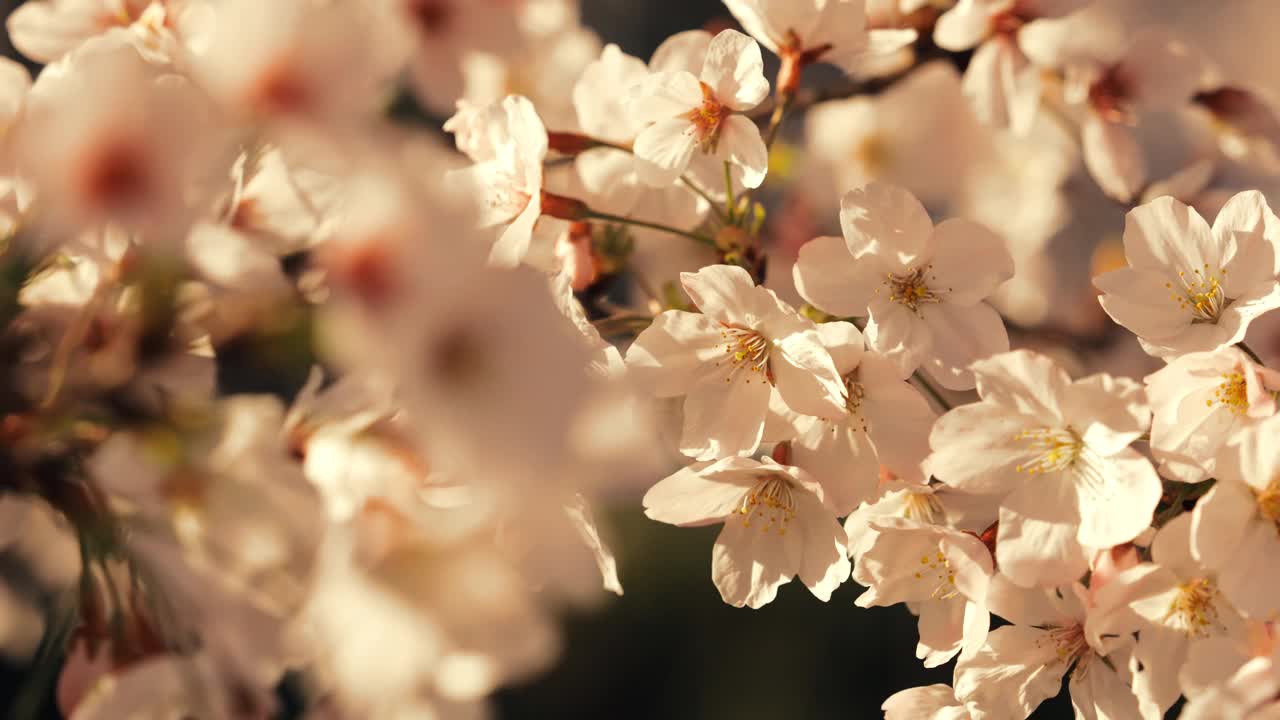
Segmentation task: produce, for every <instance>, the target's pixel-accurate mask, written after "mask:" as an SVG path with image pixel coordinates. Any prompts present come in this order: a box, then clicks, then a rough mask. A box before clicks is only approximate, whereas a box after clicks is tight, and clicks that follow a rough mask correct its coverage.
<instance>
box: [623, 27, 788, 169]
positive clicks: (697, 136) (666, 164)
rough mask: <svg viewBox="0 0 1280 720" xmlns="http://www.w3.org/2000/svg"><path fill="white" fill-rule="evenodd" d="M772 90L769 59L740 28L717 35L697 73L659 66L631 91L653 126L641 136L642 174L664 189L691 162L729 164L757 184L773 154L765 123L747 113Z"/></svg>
mask: <svg viewBox="0 0 1280 720" xmlns="http://www.w3.org/2000/svg"><path fill="white" fill-rule="evenodd" d="M768 94H769V81H768V80H766V79H765V77H764V58H763V57H762V56H761V54H760V46H759V45H757V44H756V41H755V40H752V39H751V38H749V37H747V36H746V35H743V34H742V33H740V32H738V31H736V30H725V31H723V32H721V33H720V34H719V35H716V36H715V37H714V38H713V39H712V40H711V43H710V44H709V45H708V46H707V48H706V59H705V61H704V62H703V63H702V65H701V68H699V69H698V71H697V74H694V73H693V72H690V70H689V69H673V70H662V71H658V72H655V73H654V74H653V75H651V76H650V77H648V78H646V79H645V80H644V81H643V82H641V83H640V84H638V85H636V86H635V88H634V90H633V91H632V103H633V105H632V107H633V113H634V114H635V117H636V118H637V119H638V120H639V121H640V122H642V123H644V124H645V125H646V126H647V127H646V129H645V130H644V131H643V132H642V133H640V135H639V137H637V138H636V143H635V154H636V162H637V163H638V166H637V167H638V169H639V171H640V177H641V179H643V180H644V181H645V182H647V183H650V184H653V185H656V186H658V187H663V186H666V185H670V184H671V183H672V182H674V181H675V180H676V178H678V177H679V176H680V175H681V174H682V173H684V172H685V171H686V170H688V169H689V165H690V163H691V162H699V163H706V162H708V161H711V160H714V163H715V165H716V166H718V165H719V164H720V162H722V161H727V162H730V163H732V164H734V165H737V166H738V167H740V168H741V169H742V171H743V178H742V182H743V184H744V185H746V186H747V187H749V188H755V187H759V186H760V184H761V183H763V182H764V176H765V173H766V172H767V171H768V164H769V153H768V150H767V149H766V148H765V145H764V138H763V137H761V135H760V128H758V127H757V126H756V124H755V123H754V122H753V121H752V120H751V119H750V118H748V117H747V116H746V115H743V114H742V113H745V112H747V111H749V110H751V109H752V108H754V107H756V106H757V105H759V104H760V103H761V102H762V101H763V100H764V98H765V96H767V95H768Z"/></svg>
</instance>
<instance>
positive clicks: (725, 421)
mask: <svg viewBox="0 0 1280 720" xmlns="http://www.w3.org/2000/svg"><path fill="white" fill-rule="evenodd" d="M771 392H772V388H770V387H769V383H768V382H766V381H765V379H764V378H762V377H758V376H754V375H752V374H751V373H747V372H745V371H740V372H739V373H737V374H736V375H735V376H733V377H732V378H731V379H729V380H728V381H726V380H723V379H720V378H718V377H711V378H707V379H704V380H703V381H702V382H700V383H698V384H697V385H695V386H693V387H692V388H691V389H690V390H689V394H688V395H687V396H685V400H684V431H683V433H682V435H681V437H680V452H682V453H684V454H685V455H688V456H690V457H692V458H694V459H697V460H712V459H715V458H721V457H724V456H726V455H751V454H752V453H754V452H755V451H756V449H757V448H759V447H760V439H761V438H762V437H763V435H764V421H765V417H766V416H767V415H768V413H769V395H770V394H771Z"/></svg>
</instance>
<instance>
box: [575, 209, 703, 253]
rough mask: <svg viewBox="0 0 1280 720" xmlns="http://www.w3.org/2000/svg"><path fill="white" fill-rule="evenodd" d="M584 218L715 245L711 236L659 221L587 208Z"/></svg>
mask: <svg viewBox="0 0 1280 720" xmlns="http://www.w3.org/2000/svg"><path fill="white" fill-rule="evenodd" d="M585 219H587V220H603V221H605V222H611V223H618V224H621V225H634V226H636V227H642V228H648V229H650V230H657V231H659V232H664V233H668V234H671V235H679V236H681V237H687V238H689V239H690V240H693V241H694V242H698V243H702V244H703V245H708V246H710V247H715V245H716V244H715V241H714V240H712V239H711V238H709V237H707V236H705V235H699V234H698V233H695V232H689V231H688V230H681V229H680V228H675V227H671V226H670V225H663V224H661V223H655V222H649V221H648V220H637V219H635V218H628V217H622V216H621V215H613V214H610V213H604V212H599V211H597V210H591V209H587V211H586V215H585Z"/></svg>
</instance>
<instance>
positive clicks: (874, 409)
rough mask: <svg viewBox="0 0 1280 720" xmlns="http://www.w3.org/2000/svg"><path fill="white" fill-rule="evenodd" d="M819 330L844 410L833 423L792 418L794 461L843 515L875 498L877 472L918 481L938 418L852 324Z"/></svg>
mask: <svg viewBox="0 0 1280 720" xmlns="http://www.w3.org/2000/svg"><path fill="white" fill-rule="evenodd" d="M818 333H819V334H820V335H821V336H822V340H823V342H824V343H825V344H826V347H827V350H828V351H829V352H830V353H831V357H832V359H833V360H834V361H835V367H836V371H837V372H838V373H839V374H840V377H841V378H842V380H843V383H844V398H845V407H846V411H845V413H844V414H843V415H842V416H840V417H838V418H836V419H834V420H831V419H824V418H818V417H813V416H806V415H799V416H796V417H795V419H794V420H793V423H794V424H795V426H796V430H797V437H796V441H795V442H794V444H793V445H792V458H793V459H794V461H795V464H797V465H799V466H800V467H803V468H804V469H805V470H808V471H809V473H810V474H812V475H813V476H814V477H816V478H817V479H818V481H819V482H821V483H822V485H823V487H824V488H825V489H826V492H827V494H828V495H829V496H830V498H831V502H832V504H833V505H834V507H835V508H836V511H837V512H838V513H839V514H841V515H847V514H849V513H850V512H852V511H853V510H854V509H855V508H857V507H858V505H860V504H861V503H863V502H865V501H868V500H870V499H872V497H873V496H874V495H875V493H876V491H877V489H878V483H879V479H880V475H881V468H887V469H888V470H889V471H890V472H892V473H893V474H894V475H895V476H896V477H898V478H900V479H901V480H903V481H905V482H909V483H921V484H923V483H924V481H925V474H924V472H923V470H922V467H921V466H922V465H923V463H924V459H925V456H927V455H928V454H929V428H930V427H931V426H932V425H933V421H934V419H935V418H936V416H935V415H934V413H933V410H932V409H931V408H930V407H929V402H928V401H927V400H925V399H924V396H922V395H921V394H920V392H919V391H918V390H916V389H915V388H913V387H911V385H910V384H908V383H907V382H905V381H904V380H903V378H902V373H901V372H900V370H899V369H898V367H897V365H895V364H893V363H891V362H889V361H888V360H886V359H884V358H882V357H880V356H879V355H877V354H876V353H874V352H868V351H864V350H863V341H862V334H861V333H859V332H858V329H857V328H856V327H854V326H853V325H852V324H850V323H845V322H830V323H823V324H821V325H819V326H818Z"/></svg>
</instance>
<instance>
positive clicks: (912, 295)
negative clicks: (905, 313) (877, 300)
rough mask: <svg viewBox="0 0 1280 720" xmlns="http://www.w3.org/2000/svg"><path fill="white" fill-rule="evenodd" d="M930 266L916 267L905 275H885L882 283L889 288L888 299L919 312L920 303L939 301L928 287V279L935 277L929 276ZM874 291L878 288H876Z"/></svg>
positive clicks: (926, 303) (877, 290)
mask: <svg viewBox="0 0 1280 720" xmlns="http://www.w3.org/2000/svg"><path fill="white" fill-rule="evenodd" d="M931 267H932V266H931V265H925V266H924V267H922V268H916V269H914V270H912V271H910V272H908V273H906V274H905V275H894V274H893V273H889V274H887V275H885V279H884V284H885V286H886V287H888V288H889V300H891V301H892V302H896V303H899V304H901V305H905V306H906V307H907V308H908V309H910V310H911V311H912V312H915V313H919V312H920V306H921V305H928V304H930V303H936V302H941V298H939V297H938V296H937V295H936V294H934V292H933V290H931V289H929V284H928V281H929V280H930V279H933V280H936V279H937V278H936V277H935V278H930V277H929V274H928V273H929V270H930V268H931ZM876 292H877V293H879V292H880V290H879V289H878V288H877V289H876Z"/></svg>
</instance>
